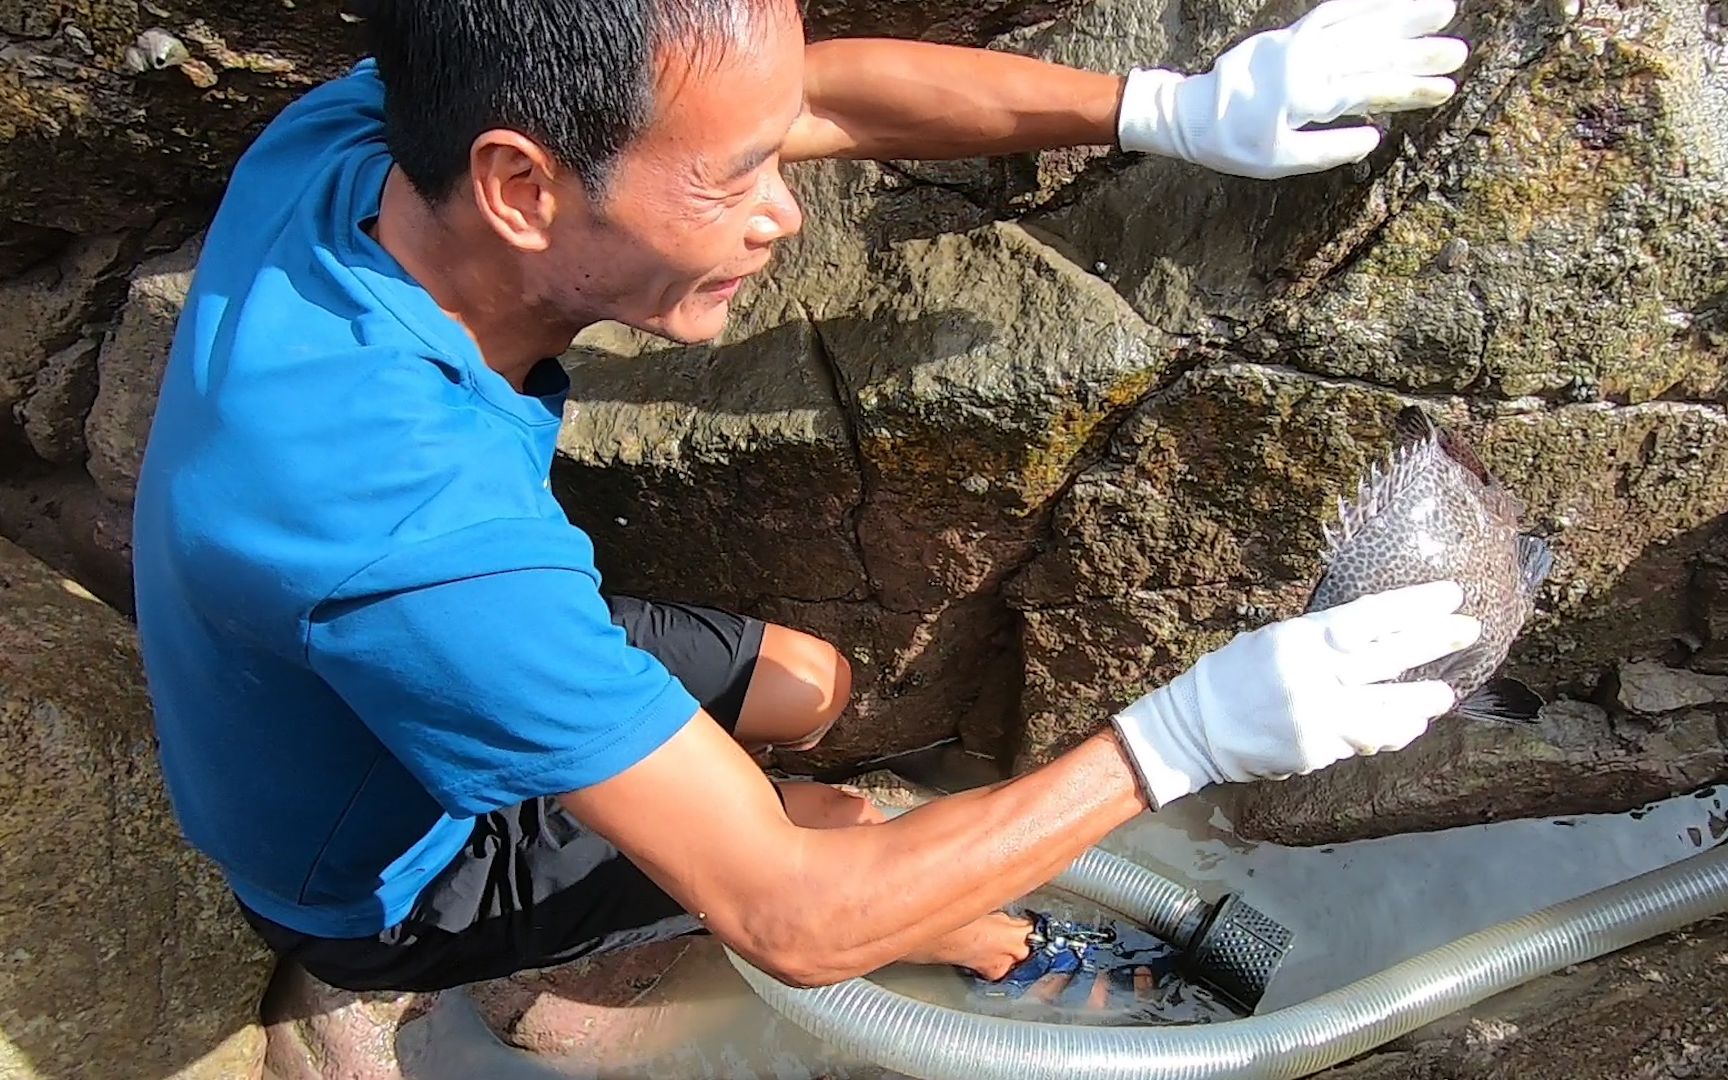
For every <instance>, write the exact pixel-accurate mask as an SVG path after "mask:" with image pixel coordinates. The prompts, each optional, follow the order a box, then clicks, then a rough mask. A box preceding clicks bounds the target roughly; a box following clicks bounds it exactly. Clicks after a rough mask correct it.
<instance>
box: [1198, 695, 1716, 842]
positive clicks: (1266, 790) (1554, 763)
mask: <svg viewBox="0 0 1728 1080" xmlns="http://www.w3.org/2000/svg"><path fill="white" fill-rule="evenodd" d="M1724 778H1728V750H1725V749H1724V747H1723V745H1722V740H1721V738H1720V736H1719V734H1718V730H1717V718H1716V716H1715V714H1713V713H1711V712H1707V711H1703V710H1685V711H1682V712H1678V713H1673V714H1670V715H1669V716H1668V717H1666V718H1665V721H1664V723H1663V724H1662V725H1661V726H1659V727H1655V728H1652V727H1650V726H1649V725H1643V724H1635V723H1616V722H1614V721H1612V720H1611V719H1610V717H1609V715H1608V714H1607V713H1606V712H1605V711H1604V710H1602V709H1601V708H1600V707H1598V706H1595V705H1591V704H1588V703H1584V702H1576V701H1560V702H1556V703H1554V704H1551V705H1549V706H1547V707H1546V708H1544V709H1543V711H1542V718H1541V723H1540V724H1539V725H1536V726H1532V727H1529V728H1526V727H1507V726H1501V725H1491V724H1481V723H1475V722H1472V721H1465V720H1458V719H1453V718H1447V719H1442V720H1440V721H1437V722H1436V723H1435V724H1434V726H1432V727H1431V728H1430V729H1429V730H1428V733H1427V734H1425V735H1423V736H1422V737H1421V738H1420V739H1418V740H1417V741H1416V742H1415V743H1413V744H1411V745H1410V746H1409V747H1407V748H1405V749H1404V750H1401V751H1399V752H1398V753H1396V754H1382V755H1377V756H1375V757H1372V758H1357V759H1354V760H1350V761H1344V762H1340V763H1339V764H1337V765H1334V766H1332V767H1331V768H1328V769H1325V770H1323V771H1321V772H1318V773H1314V774H1312V775H1309V776H1297V777H1292V778H1291V779H1289V780H1284V781H1278V782H1263V783H1259V784H1252V785H1243V786H1240V787H1232V788H1230V789H1228V790H1227V792H1226V794H1225V795H1224V799H1225V803H1224V805H1225V806H1226V807H1227V811H1226V812H1227V813H1228V814H1229V816H1230V818H1231V820H1232V821H1234V822H1235V823H1236V827H1237V832H1238V833H1239V834H1240V835H1242V836H1244V837H1247V838H1249V839H1255V840H1271V841H1274V842H1276V843H1280V844H1294V845H1315V844H1330V843H1336V842H1339V841H1342V840H1356V839H1364V838H1368V837H1375V836H1390V835H1393V834H1395V833H1405V832H1422V831H1428V830H1434V829H1443V828H1450V827H1453V826H1456V825H1467V824H1475V823H1478V822H1486V821H1501V820H1505V819H1508V818H1519V817H1545V816H1549V815H1553V814H1559V813H1609V812H1615V811H1620V810H1625V809H1628V808H1631V807H1636V806H1639V805H1642V804H1644V803H1647V802H1653V801H1655V800H1657V799H1662V798H1666V797H1667V796H1669V795H1671V794H1672V793H1674V792H1677V791H1686V790H1689V789H1693V788H1698V787H1702V786H1704V785H1706V784H1711V783H1716V782H1718V781H1721V780H1723V779H1724Z"/></svg>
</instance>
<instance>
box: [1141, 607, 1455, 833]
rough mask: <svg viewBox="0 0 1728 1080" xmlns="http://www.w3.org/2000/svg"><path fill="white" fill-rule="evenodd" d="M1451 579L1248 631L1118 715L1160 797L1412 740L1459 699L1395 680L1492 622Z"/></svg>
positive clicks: (1441, 687)
mask: <svg viewBox="0 0 1728 1080" xmlns="http://www.w3.org/2000/svg"><path fill="white" fill-rule="evenodd" d="M1463 602H1464V591H1463V590H1462V589H1461V588H1459V587H1458V585H1457V584H1456V583H1454V582H1449V581H1442V582H1434V583H1431V584H1427V585H1417V586H1414V587H1411V588H1406V589H1394V590H1392V591H1390V592H1383V593H1378V594H1375V595H1372V596H1364V597H1362V598H1361V599H1359V600H1355V601H1352V602H1351V603H1348V604H1340V605H1339V606H1338V607H1335V608H1328V609H1327V610H1325V611H1315V612H1310V613H1308V614H1306V615H1301V616H1298V617H1296V618H1293V619H1287V620H1285V621H1283V622H1276V623H1272V624H1270V625H1267V626H1263V627H1261V628H1260V629H1258V630H1253V631H1250V632H1248V633H1244V634H1241V635H1238V636H1237V637H1236V638H1235V639H1234V640H1232V641H1231V642H1230V643H1229V644H1227V645H1225V646H1224V647H1223V648H1221V649H1218V650H1217V651H1216V652H1212V653H1208V654H1206V655H1205V656H1202V657H1201V658H1200V660H1199V661H1198V662H1197V663H1195V665H1194V666H1193V667H1191V668H1189V669H1188V670H1187V671H1185V672H1183V673H1182V674H1181V675H1179V676H1177V678H1176V679H1175V680H1173V681H1172V682H1171V683H1170V684H1169V685H1167V686H1163V687H1160V688H1158V689H1157V690H1154V691H1152V692H1151V693H1149V694H1147V695H1146V696H1144V697H1142V698H1141V699H1140V700H1138V701H1136V702H1135V703H1134V704H1132V705H1130V706H1128V708H1126V709H1124V710H1122V711H1121V712H1120V713H1118V714H1117V715H1116V717H1115V718H1114V723H1115V725H1116V732H1117V734H1118V736H1119V737H1120V739H1121V741H1122V745H1123V746H1124V747H1125V748H1126V750H1127V752H1128V755H1129V757H1130V758H1131V759H1132V760H1133V762H1134V766H1135V768H1136V769H1137V770H1138V771H1139V773H1140V779H1141V783H1142V785H1143V786H1144V788H1145V789H1146V793H1147V795H1148V796H1149V797H1150V799H1151V800H1152V805H1153V806H1154V807H1158V806H1164V805H1166V804H1168V803H1170V802H1171V801H1172V800H1175V799H1179V798H1181V797H1182V796H1184V795H1187V794H1189V793H1191V792H1194V791H1198V790H1200V789H1201V788H1203V787H1205V786H1206V785H1208V784H1220V783H1225V782H1227V781H1236V782H1240V781H1246V780H1255V779H1283V778H1285V777H1288V776H1292V775H1296V774H1300V773H1307V772H1313V771H1314V770H1316V769H1323V768H1325V767H1326V766H1328V765H1331V764H1333V763H1335V762H1338V761H1342V760H1344V759H1345V758H1348V757H1352V756H1354V755H1356V754H1372V753H1376V752H1379V751H1382V750H1401V749H1403V748H1404V747H1405V746H1408V745H1409V744H1410V743H1411V742H1412V741H1413V740H1414V739H1415V738H1416V737H1417V736H1418V735H1421V734H1422V733H1423V732H1424V731H1426V730H1427V729H1428V724H1429V722H1430V721H1432V720H1433V719H1434V718H1435V717H1438V716H1440V715H1442V714H1444V713H1445V712H1446V710H1447V709H1450V708H1451V707H1452V706H1453V704H1454V703H1455V695H1454V694H1453V692H1452V689H1451V687H1449V686H1447V685H1446V684H1445V683H1443V682H1409V683H1395V682H1390V681H1389V680H1392V679H1395V678H1397V677H1399V676H1400V675H1402V674H1404V673H1405V672H1406V671H1408V670H1410V669H1411V668H1414V667H1417V666H1420V665H1422V664H1426V663H1429V662H1431V661H1434V660H1438V659H1440V658H1441V657H1442V656H1446V655H1448V654H1450V653H1453V652H1456V651H1458V650H1459V649H1463V648H1468V647H1469V646H1470V645H1472V644H1474V643H1475V641H1476V639H1477V638H1478V637H1480V636H1481V633H1482V624H1481V623H1480V622H1479V621H1477V620H1476V619H1474V618H1472V617H1471V616H1468V615H1461V614H1457V613H1456V612H1457V611H1458V608H1459V607H1460V606H1461V605H1462V604H1463Z"/></svg>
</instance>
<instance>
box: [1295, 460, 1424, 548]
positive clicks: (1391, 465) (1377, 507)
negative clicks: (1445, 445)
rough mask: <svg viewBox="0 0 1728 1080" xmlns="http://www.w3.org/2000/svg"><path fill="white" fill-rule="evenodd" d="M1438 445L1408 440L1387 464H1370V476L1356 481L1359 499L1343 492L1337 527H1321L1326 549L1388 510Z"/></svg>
mask: <svg viewBox="0 0 1728 1080" xmlns="http://www.w3.org/2000/svg"><path fill="white" fill-rule="evenodd" d="M1435 446H1436V444H1435V443H1434V441H1433V440H1432V439H1430V440H1429V441H1427V442H1405V443H1404V444H1403V445H1401V446H1399V447H1398V448H1397V449H1396V450H1394V451H1393V452H1392V456H1391V457H1389V458H1387V459H1386V461H1385V462H1384V463H1381V462H1376V463H1375V464H1373V465H1370V466H1369V467H1368V473H1367V475H1365V476H1363V477H1362V478H1361V479H1360V480H1358V481H1357V483H1356V498H1355V499H1353V500H1346V499H1345V498H1344V497H1343V496H1342V495H1340V496H1339V497H1338V525H1337V527H1336V528H1323V529H1322V530H1321V531H1322V532H1323V533H1324V534H1325V537H1326V547H1327V549H1328V550H1329V551H1336V550H1338V548H1339V547H1340V546H1342V545H1344V544H1346V543H1348V542H1349V541H1350V540H1351V539H1352V538H1353V537H1355V535H1356V534H1357V533H1359V532H1361V531H1362V529H1363V527H1364V526H1365V525H1367V524H1368V522H1370V521H1372V520H1373V519H1374V518H1375V517H1376V516H1378V515H1379V514H1381V513H1383V512H1385V511H1386V510H1387V509H1388V508H1389V507H1390V506H1391V505H1392V504H1393V502H1394V501H1395V500H1396V499H1397V498H1398V496H1399V495H1400V494H1401V493H1403V491H1404V490H1405V489H1406V488H1408V487H1409V486H1410V483H1411V481H1413V480H1415V479H1416V477H1417V476H1419V475H1421V472H1422V467H1423V465H1424V463H1426V462H1427V461H1429V460H1430V459H1431V458H1432V456H1433V454H1434V452H1435Z"/></svg>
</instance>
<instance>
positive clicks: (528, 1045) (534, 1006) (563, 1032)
mask: <svg viewBox="0 0 1728 1080" xmlns="http://www.w3.org/2000/svg"><path fill="white" fill-rule="evenodd" d="M694 942H695V939H693V938H680V939H677V940H673V941H663V942H657V943H655V944H652V945H644V946H641V947H640V948H633V949H625V950H623V951H621V952H618V953H612V954H608V955H604V956H599V957H595V958H592V959H589V960H579V961H576V962H575V963H572V964H566V965H564V966H562V967H557V968H550V969H547V970H544V971H537V972H526V973H523V974H521V975H517V976H514V977H512V978H508V979H497V980H493V981H491V982H486V983H479V984H477V985H475V986H472V987H469V988H468V990H467V993H468V994H469V996H470V997H471V998H472V999H473V1001H474V1005H475V1008H476V1009H478V1010H479V1012H480V1015H481V1017H482V1019H484V1020H485V1021H486V1025H487V1027H489V1028H491V1029H492V1031H493V1032H494V1033H495V1034H497V1035H498V1037H499V1038H501V1039H503V1040H504V1041H505V1042H506V1043H508V1044H509V1045H511V1046H515V1047H517V1048H519V1049H522V1050H528V1051H531V1052H533V1053H537V1054H546V1055H556V1056H559V1057H566V1058H567V1057H571V1056H574V1055H577V1054H586V1055H587V1056H589V1057H592V1058H595V1059H597V1060H610V1061H614V1062H619V1063H622V1062H624V1061H626V1060H629V1059H631V1058H634V1057H636V1056H637V1055H642V1056H644V1057H654V1056H657V1055H658V1054H663V1053H665V1052H666V1051H667V1050H669V1049H672V1048H673V1047H675V1046H677V1045H678V1044H679V1043H680V1042H683V1041H685V1040H686V1039H688V1038H689V1037H690V1035H691V1034H692V1033H691V1032H689V1031H688V1030H687V1025H688V1024H689V1023H690V1021H691V1020H692V1019H694V1012H695V1011H696V1010H694V1009H692V1008H691V1007H690V1003H684V1004H683V1005H682V1006H680V1004H679V1003H677V1002H667V1001H661V1002H657V1003H655V1004H649V1003H648V1002H647V1001H646V998H647V997H648V995H649V994H650V992H651V991H653V990H654V988H655V987H656V986H658V985H659V984H660V982H661V980H662V979H664V978H665V977H666V976H667V975H668V973H669V972H671V971H672V970H673V968H675V967H676V966H677V965H678V964H679V962H680V961H681V960H683V959H684V958H685V956H686V954H687V953H689V951H690V949H691V947H692V945H693V944H694ZM656 1006H658V1007H656Z"/></svg>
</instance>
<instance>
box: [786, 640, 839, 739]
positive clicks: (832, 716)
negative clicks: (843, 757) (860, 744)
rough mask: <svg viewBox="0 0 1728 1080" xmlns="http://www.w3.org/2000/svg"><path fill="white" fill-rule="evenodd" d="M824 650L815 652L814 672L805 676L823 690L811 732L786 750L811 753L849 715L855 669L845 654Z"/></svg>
mask: <svg viewBox="0 0 1728 1080" xmlns="http://www.w3.org/2000/svg"><path fill="white" fill-rule="evenodd" d="M821 646H822V647H821V649H819V650H812V651H813V652H815V654H816V655H815V656H814V657H812V661H811V663H812V668H811V670H809V671H808V672H806V678H808V679H810V680H811V681H812V683H813V684H814V685H816V686H818V687H820V688H821V691H822V693H821V696H820V700H819V701H818V702H817V705H816V714H815V716H814V717H812V723H811V726H810V730H809V731H808V732H806V733H805V735H804V738H803V739H801V740H799V741H798V742H797V743H794V744H793V745H791V746H789V747H787V749H789V750H810V749H812V748H814V747H815V746H816V744H817V743H819V742H821V741H822V737H823V736H825V735H827V734H828V732H829V731H831V730H833V728H834V724H835V722H836V721H838V720H839V719H840V714H841V713H843V712H845V711H846V706H847V705H849V704H851V703H852V665H851V664H850V663H849V662H848V661H847V659H846V657H845V655H844V654H842V653H841V652H840V650H839V649H836V648H835V647H834V646H832V645H829V644H828V643H827V642H821Z"/></svg>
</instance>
